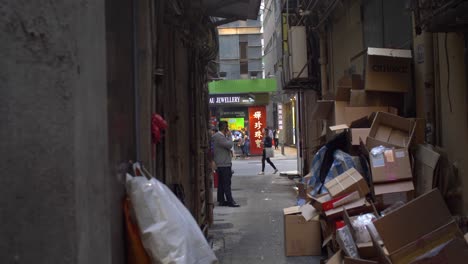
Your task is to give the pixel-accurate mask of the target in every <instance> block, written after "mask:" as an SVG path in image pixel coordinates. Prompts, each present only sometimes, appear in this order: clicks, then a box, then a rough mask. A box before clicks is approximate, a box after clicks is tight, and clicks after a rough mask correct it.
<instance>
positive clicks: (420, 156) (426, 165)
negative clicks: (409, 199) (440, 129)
mask: <svg viewBox="0 0 468 264" xmlns="http://www.w3.org/2000/svg"><path fill="white" fill-rule="evenodd" d="M439 158H440V154H439V153H437V152H435V151H434V150H432V148H431V146H430V145H418V146H417V147H416V150H415V153H414V161H415V162H414V174H415V182H416V194H417V195H421V194H424V193H426V192H429V191H430V190H432V188H433V187H434V175H435V170H436V168H437V164H438V162H439Z"/></svg>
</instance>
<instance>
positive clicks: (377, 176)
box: [369, 149, 413, 183]
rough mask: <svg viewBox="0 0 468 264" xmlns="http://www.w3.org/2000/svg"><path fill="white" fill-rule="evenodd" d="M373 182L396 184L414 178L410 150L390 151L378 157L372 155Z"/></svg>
mask: <svg viewBox="0 0 468 264" xmlns="http://www.w3.org/2000/svg"><path fill="white" fill-rule="evenodd" d="M369 158H370V165H371V171H372V181H373V182H374V183H384V182H394V181H400V180H408V179H412V178H413V174H412V171H411V164H410V160H409V154H408V150H406V149H390V150H386V151H385V152H384V153H381V154H378V155H372V154H371V155H370V156H369Z"/></svg>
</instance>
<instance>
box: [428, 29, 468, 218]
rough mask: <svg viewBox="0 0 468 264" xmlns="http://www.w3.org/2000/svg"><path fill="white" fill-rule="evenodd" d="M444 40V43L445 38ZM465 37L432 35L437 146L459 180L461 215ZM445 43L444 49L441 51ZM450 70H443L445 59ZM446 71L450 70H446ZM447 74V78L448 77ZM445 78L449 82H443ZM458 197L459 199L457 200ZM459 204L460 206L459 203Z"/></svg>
mask: <svg viewBox="0 0 468 264" xmlns="http://www.w3.org/2000/svg"><path fill="white" fill-rule="evenodd" d="M446 37H447V42H446V41H445V38H446ZM465 41H466V40H465V38H464V36H463V34H459V33H449V34H447V35H446V34H445V33H439V34H436V44H435V46H434V48H435V49H436V50H435V52H436V54H437V56H436V57H438V60H436V63H437V61H438V65H436V70H435V71H436V75H438V76H439V78H436V81H438V83H437V84H436V85H437V86H438V89H437V90H438V91H439V92H438V93H437V92H436V98H437V99H436V100H438V102H437V103H436V104H438V105H439V111H440V112H439V114H440V117H441V118H440V124H438V126H439V127H438V128H439V129H438V131H439V138H440V146H442V147H443V148H444V149H445V150H446V151H447V154H448V157H449V159H450V161H451V162H452V164H453V165H454V167H455V168H456V170H457V173H458V178H459V179H461V184H462V187H461V188H462V190H460V191H461V192H462V194H463V198H464V199H463V200H461V199H459V202H460V204H459V205H457V206H458V207H459V208H460V209H459V210H462V211H463V212H464V213H465V214H466V212H468V200H467V199H466V198H467V197H468V181H467V176H468V150H467V148H466V146H468V118H467V116H468V109H467V106H468V89H467V81H466V72H467V65H466V64H465V58H464V55H465ZM445 43H447V50H445V47H446V46H445ZM446 51H447V53H448V63H449V64H450V67H449V68H450V69H449V68H448V67H447V56H446ZM449 70H450V71H449ZM449 74H450V75H449ZM447 78H448V80H449V82H447ZM459 198H461V197H459ZM462 201H463V204H462Z"/></svg>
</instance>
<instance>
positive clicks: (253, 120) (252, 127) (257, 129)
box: [249, 106, 266, 155]
mask: <svg viewBox="0 0 468 264" xmlns="http://www.w3.org/2000/svg"><path fill="white" fill-rule="evenodd" d="M265 127H266V108H265V107H264V106H256V107H249V138H250V153H251V154H253V155H261V154H262V152H263V146H262V141H263V130H264V129H265Z"/></svg>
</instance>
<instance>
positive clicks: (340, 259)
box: [327, 250, 378, 264]
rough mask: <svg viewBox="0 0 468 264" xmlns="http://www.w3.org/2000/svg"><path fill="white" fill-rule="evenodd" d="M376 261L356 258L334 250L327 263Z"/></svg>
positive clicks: (344, 263) (342, 263)
mask: <svg viewBox="0 0 468 264" xmlns="http://www.w3.org/2000/svg"><path fill="white" fill-rule="evenodd" d="M377 263H378V262H377V261H372V260H366V259H356V258H350V257H345V256H343V253H342V251H341V250H339V251H338V252H336V253H335V254H334V255H333V256H332V257H331V258H330V259H329V260H328V261H327V264H377Z"/></svg>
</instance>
